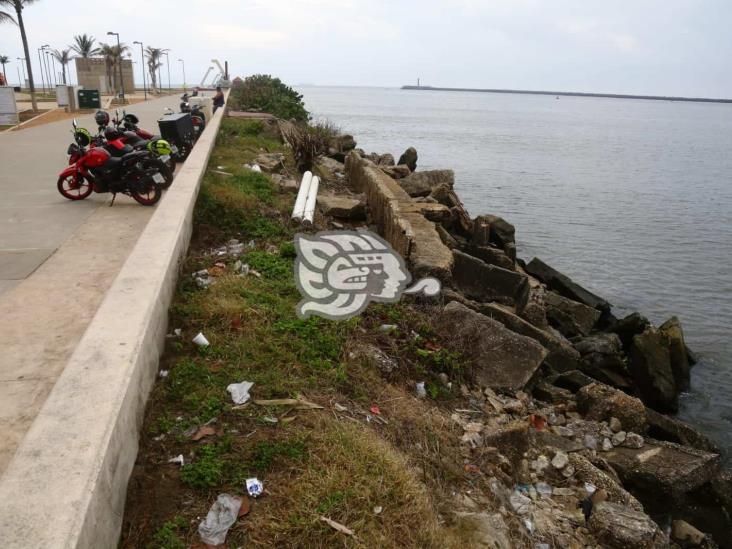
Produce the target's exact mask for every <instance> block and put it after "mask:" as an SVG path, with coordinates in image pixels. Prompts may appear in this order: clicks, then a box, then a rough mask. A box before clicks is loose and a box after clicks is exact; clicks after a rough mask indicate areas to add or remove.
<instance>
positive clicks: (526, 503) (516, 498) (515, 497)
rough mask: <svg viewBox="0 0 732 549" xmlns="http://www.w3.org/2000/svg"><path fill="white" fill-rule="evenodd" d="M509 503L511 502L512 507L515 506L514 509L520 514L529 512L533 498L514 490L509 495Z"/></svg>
mask: <svg viewBox="0 0 732 549" xmlns="http://www.w3.org/2000/svg"><path fill="white" fill-rule="evenodd" d="M509 503H510V504H511V507H513V510H514V511H516V512H517V513H518V514H519V515H523V514H524V513H528V512H529V510H530V509H531V498H529V497H528V496H525V495H523V494H522V493H521V492H519V491H518V490H514V491H513V492H512V493H511V496H510V497H509Z"/></svg>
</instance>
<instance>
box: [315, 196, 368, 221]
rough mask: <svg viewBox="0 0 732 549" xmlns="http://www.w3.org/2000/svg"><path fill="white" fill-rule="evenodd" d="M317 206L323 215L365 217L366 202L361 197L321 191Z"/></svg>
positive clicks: (340, 217) (347, 217) (356, 218)
mask: <svg viewBox="0 0 732 549" xmlns="http://www.w3.org/2000/svg"><path fill="white" fill-rule="evenodd" d="M317 204H318V208H319V209H320V211H322V212H323V213H324V214H325V215H329V216H331V217H337V218H339V219H352V220H356V221H357V220H363V219H366V204H365V202H364V199H363V197H352V196H346V195H336V194H327V193H322V194H319V195H318V199H317Z"/></svg>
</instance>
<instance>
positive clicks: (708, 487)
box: [683, 470, 732, 549]
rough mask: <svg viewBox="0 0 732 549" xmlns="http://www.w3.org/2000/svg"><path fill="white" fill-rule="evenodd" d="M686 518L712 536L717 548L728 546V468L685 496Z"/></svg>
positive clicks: (731, 495)
mask: <svg viewBox="0 0 732 549" xmlns="http://www.w3.org/2000/svg"><path fill="white" fill-rule="evenodd" d="M686 503H687V505H686V506H685V509H684V510H685V513H684V517H683V518H685V519H686V520H690V521H691V522H692V523H693V524H694V525H695V526H696V527H697V528H700V529H701V530H703V531H704V532H708V533H709V534H711V535H712V536H713V537H714V541H716V542H717V543H718V544H719V547H722V548H724V549H729V548H732V471H725V470H720V471H719V472H717V474H716V475H715V476H714V477H713V478H712V479H711V480H710V481H709V482H707V483H706V484H703V485H701V486H699V488H697V489H696V490H694V491H693V492H691V493H690V494H687V496H686Z"/></svg>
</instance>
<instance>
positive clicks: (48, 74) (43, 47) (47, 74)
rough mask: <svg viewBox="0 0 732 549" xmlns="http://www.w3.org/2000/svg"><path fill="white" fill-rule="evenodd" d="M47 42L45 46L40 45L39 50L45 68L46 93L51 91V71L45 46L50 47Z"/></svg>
mask: <svg viewBox="0 0 732 549" xmlns="http://www.w3.org/2000/svg"><path fill="white" fill-rule="evenodd" d="M50 47H51V46H49V45H48V44H46V45H45V46H41V51H42V52H43V66H44V67H45V68H46V69H45V70H46V83H47V84H48V93H49V94H50V93H51V71H50V69H49V68H48V65H49V63H48V52H47V51H46V48H50Z"/></svg>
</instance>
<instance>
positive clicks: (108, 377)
mask: <svg viewBox="0 0 732 549" xmlns="http://www.w3.org/2000/svg"><path fill="white" fill-rule="evenodd" d="M223 114H224V109H220V110H219V111H218V112H217V113H216V114H215V115H214V118H213V120H212V122H211V123H210V124H209V125H208V127H207V128H206V130H205V132H204V134H203V135H202V136H201V138H200V139H199V141H198V143H197V145H196V146H195V147H194V149H193V152H192V153H191V155H190V156H189V157H188V159H187V161H186V162H185V164H184V165H183V167H182V168H181V170H180V171H179V173H178V175H177V176H176V178H175V182H174V183H173V186H172V187H171V188H170V190H169V191H167V193H166V196H165V197H164V199H163V200H162V201H161V202H160V203H159V204H158V206H157V208H156V211H155V213H154V215H153V216H152V218H151V219H150V222H149V223H148V225H147V227H146V228H145V230H144V231H143V233H142V235H141V236H140V239H139V241H138V242H137V244H136V245H135V247H134V249H133V250H132V252H131V254H130V256H129V257H128V259H127V261H126V262H125V264H124V266H123V267H122V270H121V271H120V273H119V275H118V276H117V278H116V279H115V281H114V283H113V284H112V287H111V288H110V290H109V292H108V293H107V296H106V297H105V299H104V301H103V302H102V304H101V306H100V307H99V310H98V311H97V313H96V315H95V317H94V319H93V320H92V322H91V324H90V325H89V327H88V329H87V331H86V333H85V334H84V336H83V337H82V339H81V341H80V342H79V345H78V346H77V348H76V350H75V351H74V354H73V355H72V356H71V358H70V360H69V363H68V364H67V366H66V368H65V369H64V372H63V374H61V377H60V378H59V380H58V381H57V383H56V385H55V386H54V388H53V391H52V392H51V394H50V395H49V397H48V400H47V401H46V403H45V405H44V406H43V408H42V409H41V412H40V413H39V415H38V416H37V418H36V420H35V421H34V423H33V425H32V426H31V428H30V430H29V431H28V433H27V434H26V436H25V438H24V439H23V442H22V443H21V445H20V447H19V448H18V450H17V452H16V454H15V456H14V458H13V460H12V461H11V462H10V464H9V465H8V468H7V469H6V471H5V474H4V475H3V476H2V478H1V479H0V540H2V546H3V548H6V549H7V548H23V549H30V548H39V549H41V548H43V549H47V548H51V547H53V548H56V547H65V548H86V547H89V548H107V547H109V548H114V547H116V546H117V540H118V538H119V533H120V527H121V524H122V515H123V512H124V503H125V496H126V492H127V482H128V480H129V478H130V474H131V472H132V467H133V465H134V462H135V458H136V456H137V449H138V434H139V429H140V426H141V424H142V418H143V413H144V410H145V403H146V401H147V397H148V395H149V393H150V389H151V388H152V385H153V383H154V381H155V376H156V372H157V366H158V360H159V357H160V354H161V352H162V351H163V347H164V343H165V332H166V327H167V322H168V307H169V305H170V302H171V299H172V295H173V291H174V289H175V284H176V279H177V277H178V267H179V262H180V260H181V258H182V257H183V256H184V255H185V253H186V250H187V249H188V244H189V241H190V235H191V225H192V216H193V208H194V205H195V201H196V197H197V195H198V189H199V186H200V183H201V179H202V177H203V173H204V171H205V169H206V165H207V163H208V159H209V156H210V154H211V150H212V149H213V146H214V143H215V140H216V135H217V133H218V128H219V126H220V124H221V119H222V117H223Z"/></svg>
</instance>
